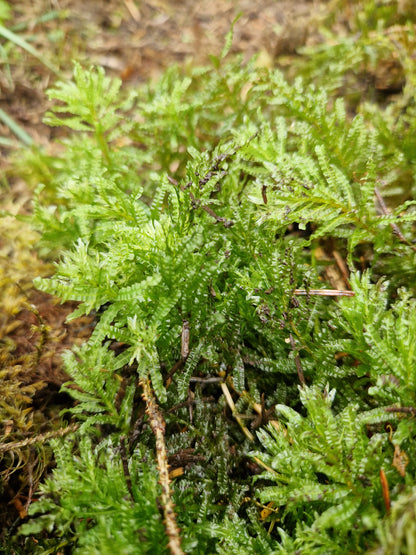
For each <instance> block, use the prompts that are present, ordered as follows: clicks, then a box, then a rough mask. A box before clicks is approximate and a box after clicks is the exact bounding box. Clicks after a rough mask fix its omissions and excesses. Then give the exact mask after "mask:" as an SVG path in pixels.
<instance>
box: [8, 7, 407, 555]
mask: <svg viewBox="0 0 416 555" xmlns="http://www.w3.org/2000/svg"><path fill="white" fill-rule="evenodd" d="M270 6H271V5H269V4H267V6H264V8H265V11H266V13H270V12H268V11H267V9H269V8H270ZM168 7H169V4H166V5H165V4H163V9H161V8H160V6H159V7H158V10H159V12H160V13H165V17H166V18H167V19H166V20H165V22H166V21H168V20H169V17H171V16H170V15H169V14H170V12H169V10H168ZM222 7H223V8H224V5H222ZM242 7H243V8H244V6H242ZM125 8H126V9H127V10H128V11H129V13H130V17H131V19H132V20H134V21H136V23H138V22H139V21H140V17H141V12H140V9H139V7H137V6H136V5H135V4H134V3H129V2H126V3H125ZM165 8H166V9H165ZM266 8H267V9H266ZM326 8H327V9H326V10H324V11H322V10H321V11H320V12H317V14H318V15H316V17H317V18H319V19H316V20H315V21H318V22H319V24H320V25H321V27H319V29H318V30H317V31H316V32H314V33H311V32H306V31H305V32H302V29H301V28H298V27H296V26H294V27H293V37H294V41H295V42H294V43H295V46H293V43H291V42H290V40H289V39H290V35H289V36H288V35H287V29H286V30H285V31H286V35H285V32H283V31H282V30H281V29H280V31H279V29H277V31H279V32H280V35H278V40H277V45H278V46H276V49H277V50H276V49H272V50H271V52H269V55H268V56H265V55H264V54H263V55H260V57H258V58H257V59H254V60H250V59H248V57H246V59H244V58H241V57H240V58H238V57H235V55H234V53H233V52H232V51H230V48H232V45H233V40H232V39H233V36H232V33H229V34H228V35H227V37H226V38H223V39H222V43H221V47H220V48H217V50H213V55H212V56H211V57H210V58H209V59H207V58H206V57H205V60H204V59H203V58H201V62H202V61H203V62H204V65H203V66H201V65H198V64H196V63H187V64H185V65H183V66H182V67H179V68H178V67H173V66H172V67H170V68H169V69H168V70H167V71H165V72H164V73H163V74H162V76H161V77H160V79H159V80H155V81H153V82H152V83H144V84H142V85H140V84H138V83H137V82H130V83H124V84H123V83H122V79H123V78H124V80H125V81H126V79H127V80H128V79H129V78H130V77H131V73H129V75H127V74H124V73H123V74H121V77H122V79H121V80H120V79H117V78H114V77H112V76H111V71H110V72H109V75H106V72H105V70H104V69H103V68H102V67H101V66H98V67H90V68H89V67H88V66H85V63H84V64H83V65H84V67H82V65H80V64H78V63H76V64H75V65H74V66H73V70H72V71H73V76H72V77H70V76H69V75H67V76H65V72H66V71H67V67H66V66H65V64H63V63H62V60H63V58H61V59H60V62H59V64H57V69H56V71H57V72H58V73H60V74H61V75H60V77H61V78H60V80H58V81H56V80H55V78H54V81H56V83H55V85H54V86H52V87H50V88H49V92H48V98H49V105H48V106H49V112H48V113H47V115H46V118H45V123H46V124H48V125H49V126H51V129H55V131H53V132H51V135H50V139H51V141H49V144H48V145H44V146H42V147H41V148H40V146H41V144H37V142H36V141H35V144H33V143H32V144H31V145H29V144H28V143H30V142H31V141H28V140H27V137H26V136H25V133H24V132H23V133H22V129H23V128H22V127H21V126H20V125H19V123H20V122H14V123H15V124H16V123H17V124H18V125H17V127H16V125H14V124H13V123H12V124H10V122H9V129H11V130H12V131H13V128H14V131H13V132H14V133H15V134H16V136H17V137H19V140H21V141H23V142H26V143H27V146H30V148H27V149H26V150H21V149H19V150H18V156H19V158H18V163H14V164H12V165H10V166H9V168H8V169H7V178H8V181H9V183H11V187H10V188H9V191H8V193H7V194H8V195H9V198H11V203H12V207H11V208H10V207H8V206H6V200H5V201H4V207H5V208H6V209H7V210H6V211H7V212H12V211H13V210H14V211H15V212H17V210H15V208H16V207H14V206H13V205H14V204H15V203H16V201H17V200H18V199H20V200H21V207H20V211H19V212H20V215H19V219H18V220H17V221H14V222H13V224H10V223H9V222H11V220H3V222H6V223H5V225H6V227H7V226H10V225H16V226H18V225H19V223H18V222H21V221H24V222H25V226H27V227H23V224H22V227H21V228H20V229H21V230H22V237H23V230H25V234H27V235H25V236H27V240H26V241H21V242H20V244H18V243H16V239H15V238H13V236H12V237H11V239H12V238H13V240H14V241H15V245H16V246H14V247H13V248H11V247H10V246H8V245H10V244H11V242H10V241H9V243H5V246H4V248H5V256H7V257H9V258H10V259H11V260H14V258H13V256H14V253H15V250H16V252H19V253H20V252H25V253H27V254H26V255H25V256H27V260H26V258H24V256H23V255H20V254H19V257H18V262H16V263H14V264H13V266H11V267H9V273H8V274H7V275H6V277H5V279H4V285H5V294H4V299H5V300H4V303H5V306H6V308H7V309H8V311H9V313H7V312H5V317H4V322H3V324H4V326H3V329H4V330H5V331H4V334H3V335H4V338H5V339H4V340H3V344H4V345H5V348H4V353H5V354H4V357H3V360H4V361H5V364H6V367H5V372H4V375H3V378H2V379H3V382H2V383H3V384H4V386H5V388H8V391H9V397H7V396H5V399H6V400H7V399H13V403H12V402H11V401H7V402H6V403H5V404H4V410H5V411H9V414H10V417H9V416H7V417H5V419H4V433H3V443H2V445H1V449H2V454H3V457H4V458H3V463H2V464H3V465H4V473H3V488H4V494H5V497H6V501H7V502H8V503H9V504H13V507H14V510H15V518H14V519H12V518H10V516H9V517H8V518H7V519H5V528H4V534H3V545H4V549H6V550H9V551H10V552H13V551H18V552H30V553H33V552H39V553H54V552H62V551H65V552H79V553H107V552H110V551H113V552H114V551H116V552H120V553H142V552H143V553H146V552H150V553H158V552H160V553H165V552H167V551H170V552H172V553H181V552H189V553H211V552H218V553H244V552H246V553H253V552H260V553H278V552H283V553H292V552H293V553H297V552H299V551H300V552H305V553H345V552H351V553H357V552H366V551H371V550H375V551H376V552H383V553H389V552H391V551H392V550H396V552H398V553H399V552H409V553H411V552H412V549H413V547H412V546H413V542H414V532H413V528H412V526H411V522H412V517H413V513H414V476H415V470H414V434H415V429H414V423H413V419H414V414H415V412H416V409H415V399H414V396H415V380H416V377H415V371H414V368H415V364H414V362H415V361H414V348H413V346H412V338H413V337H414V332H415V326H416V322H415V319H414V308H415V307H414V288H415V282H414V275H415V273H414V257H415V250H416V248H415V247H414V244H413V242H414V227H413V218H414V213H413V206H414V200H413V198H414V152H415V149H414V138H413V137H414V133H413V129H414V125H415V123H414V122H415V119H414V105H413V97H414V86H415V78H414V75H415V72H414V60H413V56H412V53H413V48H412V45H413V44H414V36H415V34H414V19H413V16H412V10H411V6H408V5H407V4H406V2H393V1H391V2H389V1H386V2H384V3H382V4H380V3H376V2H365V3H360V2H355V3H353V4H348V5H346V4H345V3H343V2H342V1H336V2H330V3H328V5H327V6H326ZM135 9H136V10H137V11H135ZM146 9H149V10H150V12H149V13H152V12H151V10H154V9H155V6H154V5H153V4H151V3H149V4H146V3H145V4H143V8H142V10H144V11H143V12H142V13H143V14H144V13H145V12H146ZM164 9H165V11H164ZM224 9H225V8H224ZM123 10H124V7H123ZM123 10H121V11H117V10H116V11H114V12H112V11H111V10H108V12H106V15H107V16H108V18H107V19H106V20H105V21H107V23H108V27H109V29H110V30H111V33H112V34H113V35H114V37H117V25H118V27H119V28H120V29H124V30H126V27H125V25H126V18H125V13H126V12H125V10H124V11H123ZM21 13H23V12H21ZM160 13H159V15H160ZM193 13H194V14H195V13H199V12H193ZM222 13H227V14H229V15H231V13H230V12H228V11H227V10H225V12H222ZM123 14H124V15H123ZM49 15H50V19H49V21H52V20H57V18H58V16H59V17H62V18H63V19H62V20H63V21H65V17H67V16H68V14H65V15H64V14H62V13H61V12H59V13H58V12H56V13H55V12H54V13H53V14H52V13H50V14H49ZM247 17H248V16H247V14H244V10H243V15H242V19H241V18H240V20H239V21H237V22H236V23H235V27H234V29H235V33H234V34H235V37H234V40H236V37H237V44H239V41H238V37H239V36H240V42H241V40H243V39H242V35H239V33H241V27H239V25H241V24H242V23H244V24H245V25H249V23H250V18H248V19H247ZM68 21H70V18H68ZM162 24H163V21H161V22H160V25H162ZM123 25H124V27H123ZM229 25H230V22H229V23H228V28H229ZM63 27H64V29H66V27H65V25H64V26H63ZM243 28H244V27H243ZM70 29H71V28H70V27H69V28H68V32H70ZM127 29H128V26H127ZM238 29H240V31H238ZM14 30H15V31H19V29H18V28H15V29H14ZM57 30H59V26H58V29H57ZM130 30H131V29H130ZM86 32H87V30H86ZM3 34H4V33H3ZM6 35H7V34H6ZM6 35H5V36H6ZM52 36H53V37H54V40H56V41H57V42H56V43H55V45H56V44H61V45H62V47H63V49H62V50H61V53H62V52H65V48H66V47H67V46H65V48H64V42H63V41H62V42H61V43H59V41H60V40H61V39H60V38H59V34H58V35H56V34H55V35H53V34H52ZM57 37H58V38H57ZM114 37H113V38H114ZM6 38H7V36H6ZM26 38H28V37H26ZM136 38H137V37H136ZM116 40H117V38H116ZM118 40H119V39H118ZM10 42H13V41H12V40H11V38H10V35H8V43H7V45H8V47H9V48H10ZM118 44H119V43H118ZM234 44H235V43H234ZM291 44H292V46H291ZM282 45H283V46H282ZM14 46H15V47H16V46H19V44H18V43H17V42H16V41H15V44H14ZM24 47H25V44H23V45H22V44H20V46H19V48H23V50H25V48H24ZM294 49H295V50H296V55H295V56H293V50H294ZM46 50H47V51H48V49H46ZM51 51H52V52H54V51H53V49H51ZM26 52H28V53H29V54H30V48H29V49H27V48H26ZM12 54H13V55H16V53H15V52H14V51H13V52H12V53H11V54H10V55H12ZM274 54H276V55H277V54H279V55H278V56H276V59H273V55H274ZM32 56H33V53H32ZM35 58H36V59H37V60H38V61H39V56H38V57H35ZM53 58H54V56H51V59H48V65H50V63H53V62H54V59H53ZM79 58H80V59H81V61H83V60H82V55H80V56H79ZM55 62H56V60H55ZM107 62H108V60H107ZM113 62H114V60H113ZM188 62H189V60H188ZM37 63H38V62H37ZM104 65H105V64H104ZM167 65H169V64H167ZM10 67H14V66H13V64H12V65H11V66H10ZM389 68H390V69H389ZM107 73H108V72H107ZM133 73H134V72H133ZM6 121H7V120H6ZM23 131H24V129H23ZM58 138H60V139H61V140H59V141H58V140H56V139H58ZM39 143H41V141H39ZM12 147H13V148H14V145H12V143H11V142H10V141H7V140H6V141H5V148H12ZM19 179H20V181H19ZM22 179H24V182H25V183H26V184H27V185H32V186H35V187H36V190H35V191H34V192H33V193H32V192H31V193H30V194H29V193H24V194H23V195H22V193H21V192H20V193H19V190H18V189H16V187H17V184H18V183H22ZM25 190H27V189H25ZM4 198H5V199H6V193H5V194H4ZM26 199H29V200H30V199H33V204H32V206H30V204H27V205H26V204H25V202H24V201H25V200H26ZM28 222H30V227H29V226H28ZM7 229H9V228H8V227H7ZM36 233H37V234H38V235H36ZM35 242H36V243H37V247H38V248H37V251H36V252H37V254H36V255H34V254H33V252H34V249H33V247H32V245H34V243H35ZM23 246H24V248H22V247H23ZM46 260H47V261H48V264H49V263H51V262H53V261H54V262H55V266H54V270H53V271H52V270H51V269H50V266H48V265H46V262H44V261H46ZM28 261H30V264H31V266H30V267H33V268H35V272H36V273H38V275H40V276H47V275H50V276H51V277H50V278H47V279H45V277H38V278H37V279H36V280H35V285H36V287H37V288H38V290H40V291H43V292H45V294H46V292H47V293H52V294H54V295H55V296H56V297H57V298H59V299H60V300H61V301H64V302H67V303H68V302H70V303H72V305H70V306H68V307H67V309H65V310H68V311H69V310H70V309H71V310H75V311H74V312H73V314H72V316H71V317H70V318H69V319H68V320H69V321H70V322H72V323H71V324H63V322H62V312H55V313H54V312H53V311H52V309H51V304H50V303H49V305H48V308H47V309H46V308H45V310H44V311H43V310H39V303H38V307H37V306H36V304H35V305H34V303H33V302H32V303H30V300H31V295H34V293H31V292H30V289H29V288H30V286H29V282H30V279H29V276H26V275H25V272H23V274H21V273H20V274H19V273H18V270H19V268H23V267H26V266H28V265H29V262H28ZM19 265H20V266H19ZM10 269H11V271H10ZM15 269H16V270H15ZM15 271H16V272H17V273H16V276H14V272H15ZM20 275H22V277H21V279H20V281H19V276H20ZM14 277H15V278H16V279H15V280H14ZM33 277H34V276H33ZM16 281H17V282H18V285H16V284H15V282H16ZM7 288H9V289H7ZM322 290H323V291H322ZM7 291H10V292H11V293H7ZM319 293H321V294H319ZM40 294H41V293H40V292H38V293H37V295H40ZM10 298H11V299H12V301H10ZM37 298H38V299H39V297H37ZM44 299H46V297H44ZM33 300H36V299H35V298H34V297H33V296H32V301H33ZM6 301H7V303H8V304H7V305H6ZM33 305H34V306H33ZM67 313H68V312H66V313H65V315H66V314H67ZM8 314H9V315H8ZM15 314H18V315H20V323H19V321H16V323H14V322H13V321H12V317H13V316H14V315H15ZM53 314H55V317H53V316H52V315H53ZM25 315H26V316H25ZM47 316H49V317H52V323H51V322H50V320H48V319H47ZM80 317H84V318H85V319H84V320H83V321H81V320H80V319H79V318H80ZM26 321H27V322H28V323H29V322H30V323H31V324H34V326H33V328H31V332H33V335H31V338H32V346H31V353H30V354H23V355H22V356H21V357H20V358H19V350H18V348H17V347H18V345H19V341H18V336H19V333H20V335H21V334H22V331H23V330H25V329H27V327H26V328H25V325H26V326H28V324H25V322H26ZM51 325H54V326H55V330H56V331H55V332H54V331H52V333H51V331H50V328H51ZM68 325H71V326H75V327H72V328H66V329H67V330H70V329H71V330H73V331H69V333H68V334H67V335H66V337H65V339H63V330H64V326H68ZM19 329H20V332H19V331H18V332H17V333H16V330H19ZM59 330H60V332H61V335H59V333H60V332H59ZM75 330H77V332H76V331H75ZM13 333H14V335H12V334H13ZM76 333H78V335H80V334H81V336H82V335H83V336H84V337H88V339H85V340H82V339H80V340H77V341H75V340H74V338H75V334H76ZM51 335H52V339H53V336H54V335H55V341H51ZM62 343H64V344H65V345H67V346H72V349H71V350H68V351H67V352H65V354H64V355H63V357H62V358H63V361H64V369H65V371H66V372H67V375H68V376H69V381H66V380H65V378H64V377H61V378H60V379H59V380H58V379H56V376H57V375H58V372H60V371H61V369H60V366H59V364H57V363H56V362H51V361H56V348H55V346H56V345H59V349H61V348H62ZM71 344H72V345H71ZM59 349H58V350H59ZM48 365H49V366H48ZM45 369H46V370H45ZM22 376H23V377H24V378H22ZM48 379H49V386H47V387H46V388H45V384H44V383H42V381H43V382H45V381H46V382H48ZM63 381H66V383H65V384H64V385H63V386H62V388H61V390H60V393H57V387H56V386H57V385H58V384H59V385H60V384H61V383H62V382H63ZM52 382H53V383H54V384H55V390H54V389H53V388H51V386H50V384H51V383H52ZM53 392H54V393H53ZM62 410H63V412H62ZM27 512H29V515H28V514H27ZM393 552H394V551H393Z"/></svg>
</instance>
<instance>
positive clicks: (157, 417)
mask: <svg viewBox="0 0 416 555" xmlns="http://www.w3.org/2000/svg"><path fill="white" fill-rule="evenodd" d="M140 385H141V386H142V388H143V399H144V400H145V402H146V413H147V415H148V416H149V423H150V427H151V429H152V432H153V433H154V435H155V437H156V454H157V466H158V470H159V482H160V485H161V486H162V495H161V504H162V507H163V514H164V517H165V529H166V535H167V536H168V538H169V542H168V545H169V549H170V552H171V553H172V555H183V551H182V548H181V542H180V536H179V530H178V526H177V524H176V514H175V509H174V505H173V501H172V496H171V489H170V485H169V484H170V479H169V464H168V459H167V454H166V444H165V421H164V419H163V415H162V413H161V412H160V409H159V406H158V404H157V403H156V399H155V396H154V395H153V391H152V387H151V384H150V380H149V379H148V378H146V379H140Z"/></svg>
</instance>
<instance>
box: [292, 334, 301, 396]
mask: <svg viewBox="0 0 416 555" xmlns="http://www.w3.org/2000/svg"><path fill="white" fill-rule="evenodd" d="M289 339H290V346H291V347H292V350H293V352H294V353H296V355H295V364H296V370H297V371H298V378H299V381H300V384H301V386H302V387H303V386H304V385H305V376H304V374H303V368H302V363H301V362H300V356H299V353H298V351H297V348H296V343H295V340H294V339H293V335H292V334H290V335H289Z"/></svg>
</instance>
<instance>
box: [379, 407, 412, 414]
mask: <svg viewBox="0 0 416 555" xmlns="http://www.w3.org/2000/svg"><path fill="white" fill-rule="evenodd" d="M384 410H385V411H386V412H403V413H405V414H416V408H415V407H385V408H384Z"/></svg>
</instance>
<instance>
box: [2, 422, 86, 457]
mask: <svg viewBox="0 0 416 555" xmlns="http://www.w3.org/2000/svg"><path fill="white" fill-rule="evenodd" d="M77 429H78V424H71V425H70V426H67V427H66V428H60V429H59V430H52V431H50V432H46V433H44V434H39V435H37V436H34V437H28V438H27V439H23V440H21V441H10V442H9V443H2V444H0V453H7V452H8V451H15V450H17V449H22V448H23V447H28V446H29V445H35V444H36V443H45V442H46V441H48V440H49V439H54V438H55V437H63V436H65V435H66V434H69V433H71V432H75V430H77Z"/></svg>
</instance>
